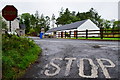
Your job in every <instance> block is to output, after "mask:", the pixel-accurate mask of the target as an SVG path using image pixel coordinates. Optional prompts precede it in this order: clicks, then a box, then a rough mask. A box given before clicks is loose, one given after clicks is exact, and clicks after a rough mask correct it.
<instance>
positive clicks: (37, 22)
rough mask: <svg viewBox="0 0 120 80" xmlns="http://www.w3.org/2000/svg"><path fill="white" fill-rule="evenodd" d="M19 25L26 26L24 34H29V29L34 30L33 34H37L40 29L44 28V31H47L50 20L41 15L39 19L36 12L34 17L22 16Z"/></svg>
mask: <svg viewBox="0 0 120 80" xmlns="http://www.w3.org/2000/svg"><path fill="white" fill-rule="evenodd" d="M20 23H21V24H25V25H26V34H29V33H31V32H30V30H31V29H34V30H35V31H34V33H37V34H39V33H40V31H41V28H42V27H44V29H45V31H47V30H48V29H49V26H50V18H49V17H48V16H44V15H43V14H42V15H41V16H40V17H39V13H38V11H36V13H35V15H33V14H29V13H24V14H22V15H21V19H20Z"/></svg>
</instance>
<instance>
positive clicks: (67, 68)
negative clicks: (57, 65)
mask: <svg viewBox="0 0 120 80" xmlns="http://www.w3.org/2000/svg"><path fill="white" fill-rule="evenodd" d="M65 60H68V63H67V65H66V71H65V76H68V75H69V72H70V68H71V65H72V61H73V60H76V58H65Z"/></svg>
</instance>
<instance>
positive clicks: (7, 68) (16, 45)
mask: <svg viewBox="0 0 120 80" xmlns="http://www.w3.org/2000/svg"><path fill="white" fill-rule="evenodd" d="M40 53H41V48H40V47H38V46H37V45H36V44H35V43H34V41H32V40H30V39H28V38H21V37H17V36H15V35H13V36H12V35H9V36H7V35H3V36H2V62H3V63H2V71H3V73H2V78H3V80H9V79H11V80H14V79H17V78H19V77H21V76H22V75H23V74H24V73H25V71H26V69H27V68H28V67H29V66H30V64H32V63H33V62H34V61H35V60H36V59H37V58H38V55H39V54H40Z"/></svg>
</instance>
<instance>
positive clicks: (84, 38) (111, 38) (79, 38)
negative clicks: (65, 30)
mask: <svg viewBox="0 0 120 80" xmlns="http://www.w3.org/2000/svg"><path fill="white" fill-rule="evenodd" d="M66 39H76V38H66ZM77 39H86V38H85V37H79V38H77ZM88 39H95V40H120V39H119V38H103V39H101V38H97V37H96V38H95V37H89V38H88Z"/></svg>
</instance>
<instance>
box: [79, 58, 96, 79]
mask: <svg viewBox="0 0 120 80" xmlns="http://www.w3.org/2000/svg"><path fill="white" fill-rule="evenodd" d="M83 60H88V61H89V63H90V65H91V66H92V69H91V76H86V75H85V74H84V61H83ZM97 69H98V67H97V66H96V65H95V64H94V63H93V61H92V59H89V58H82V59H80V66H79V76H81V77H84V78H97V77H98V71H97Z"/></svg>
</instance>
